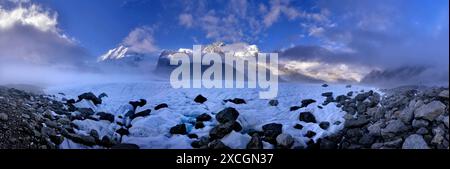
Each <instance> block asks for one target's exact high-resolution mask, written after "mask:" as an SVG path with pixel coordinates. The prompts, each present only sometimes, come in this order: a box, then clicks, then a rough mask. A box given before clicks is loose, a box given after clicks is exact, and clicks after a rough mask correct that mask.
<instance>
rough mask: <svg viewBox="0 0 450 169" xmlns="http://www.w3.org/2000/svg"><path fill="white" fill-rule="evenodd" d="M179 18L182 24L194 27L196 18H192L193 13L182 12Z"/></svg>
mask: <svg viewBox="0 0 450 169" xmlns="http://www.w3.org/2000/svg"><path fill="white" fill-rule="evenodd" d="M178 19H179V24H180V25H181V26H185V27H187V28H190V27H192V25H193V24H194V20H193V19H192V15H191V14H187V13H182V14H180V16H179V18H178Z"/></svg>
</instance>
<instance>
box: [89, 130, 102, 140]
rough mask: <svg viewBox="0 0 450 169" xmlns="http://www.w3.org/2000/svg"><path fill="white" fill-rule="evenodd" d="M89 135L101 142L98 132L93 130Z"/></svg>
mask: <svg viewBox="0 0 450 169" xmlns="http://www.w3.org/2000/svg"><path fill="white" fill-rule="evenodd" d="M89 135H90V136H92V137H94V138H95V140H100V135H99V134H98V132H97V130H94V129H92V130H91V131H90V132H89Z"/></svg>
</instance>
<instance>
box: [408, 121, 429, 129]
mask: <svg viewBox="0 0 450 169" xmlns="http://www.w3.org/2000/svg"><path fill="white" fill-rule="evenodd" d="M429 124H430V123H429V122H428V121H426V120H417V119H414V120H413V121H412V126H413V127H414V128H421V127H428V125H429Z"/></svg>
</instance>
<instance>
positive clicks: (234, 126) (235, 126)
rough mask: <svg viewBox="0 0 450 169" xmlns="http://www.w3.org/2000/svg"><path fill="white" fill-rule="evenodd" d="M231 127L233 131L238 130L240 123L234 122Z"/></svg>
mask: <svg viewBox="0 0 450 169" xmlns="http://www.w3.org/2000/svg"><path fill="white" fill-rule="evenodd" d="M231 128H233V130H234V131H236V132H240V131H241V130H242V126H241V124H239V123H238V122H236V121H235V122H234V123H233V125H232V126H231Z"/></svg>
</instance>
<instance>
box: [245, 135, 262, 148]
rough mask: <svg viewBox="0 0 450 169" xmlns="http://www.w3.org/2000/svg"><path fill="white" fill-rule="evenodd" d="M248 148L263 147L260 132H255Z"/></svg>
mask: <svg viewBox="0 0 450 169" xmlns="http://www.w3.org/2000/svg"><path fill="white" fill-rule="evenodd" d="M247 149H263V142H262V139H261V137H260V136H259V135H258V134H256V133H255V134H253V136H252V139H250V142H248V144H247Z"/></svg>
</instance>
